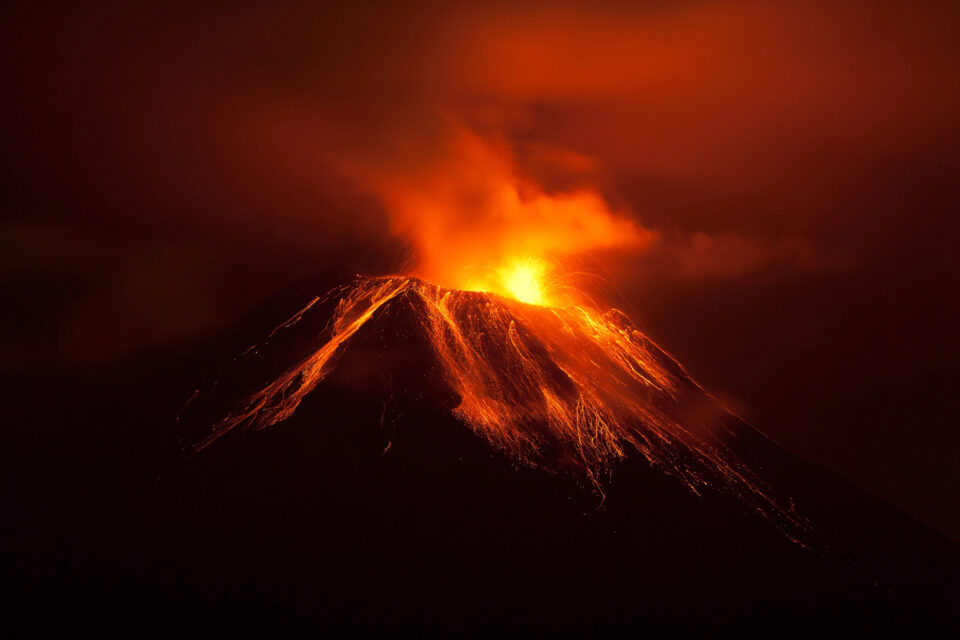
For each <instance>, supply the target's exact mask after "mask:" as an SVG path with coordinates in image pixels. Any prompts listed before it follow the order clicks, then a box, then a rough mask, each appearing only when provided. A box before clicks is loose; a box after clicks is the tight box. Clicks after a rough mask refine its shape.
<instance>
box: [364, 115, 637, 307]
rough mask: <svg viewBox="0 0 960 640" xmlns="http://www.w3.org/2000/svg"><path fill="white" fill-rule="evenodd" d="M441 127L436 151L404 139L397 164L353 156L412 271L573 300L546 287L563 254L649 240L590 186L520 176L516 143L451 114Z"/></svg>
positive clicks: (632, 246) (541, 299) (514, 293)
mask: <svg viewBox="0 0 960 640" xmlns="http://www.w3.org/2000/svg"><path fill="white" fill-rule="evenodd" d="M443 127H444V130H443V131H442V133H438V135H439V136H440V137H441V138H442V140H443V143H442V144H440V145H439V148H432V147H431V148H429V149H414V151H410V150H409V149H408V148H407V146H406V145H405V146H404V148H403V149H402V150H401V152H402V156H403V160H404V161H403V162H398V161H396V160H395V159H390V160H389V161H380V160H374V159H368V160H367V161H366V162H364V161H362V160H360V159H357V160H355V162H354V163H353V164H354V168H353V171H354V173H355V175H356V177H357V178H358V179H359V180H361V181H362V182H364V183H365V184H366V185H367V186H368V187H370V188H372V189H374V190H375V191H376V192H377V193H378V194H379V195H380V198H381V199H382V201H383V203H384V205H385V208H386V210H387V213H388V215H389V218H390V225H391V230H392V231H393V232H394V233H395V234H396V235H398V236H399V237H401V238H403V239H405V240H407V241H408V242H409V244H410V245H411V247H412V248H413V250H414V254H415V265H414V267H413V269H412V275H415V276H418V277H421V278H423V279H424V280H427V281H429V282H432V283H435V284H437V285H440V286H444V287H449V288H451V289H460V290H475V291H488V292H491V293H497V294H500V295H504V296H509V297H511V298H515V299H517V300H521V301H524V302H530V303H534V304H554V305H556V304H565V303H569V302H574V301H575V300H571V299H570V298H569V297H568V296H567V297H563V296H559V295H558V292H557V291H553V290H551V287H550V286H549V281H550V278H551V277H552V274H553V272H554V271H556V270H557V268H558V267H559V266H560V265H562V264H563V261H564V260H565V259H567V258H571V257H574V256H578V255H580V254H584V253H590V252H595V251H605V250H606V251H609V250H638V249H642V248H644V247H646V246H647V245H649V244H650V242H651V241H652V240H653V238H654V234H653V233H652V232H650V231H648V230H646V229H644V228H643V227H641V226H640V225H639V224H637V222H635V221H634V220H633V219H631V217H630V215H629V212H625V211H614V210H612V209H611V207H610V206H609V205H608V203H607V201H606V200H605V199H604V198H603V196H602V195H601V194H600V192H599V191H598V189H597V188H596V187H594V186H592V185H590V184H579V183H574V184H571V185H567V187H566V188H565V189H563V190H548V189H546V188H545V187H543V186H542V185H540V184H538V183H536V182H535V181H533V180H532V179H529V178H527V177H524V176H523V175H522V173H521V171H520V170H519V169H518V167H517V159H516V158H515V155H514V153H515V152H514V150H513V149H512V148H511V147H510V146H509V145H507V144H506V143H504V142H503V141H501V140H499V139H498V138H496V137H495V136H486V137H481V136H480V135H479V134H477V133H476V132H474V131H472V130H470V129H468V128H467V127H465V126H463V125H461V124H459V123H456V122H452V121H445V122H444V125H443ZM410 145H411V146H415V145H413V143H410ZM421 155H423V156H424V157H421ZM408 158H409V159H408ZM564 158H566V156H564Z"/></svg>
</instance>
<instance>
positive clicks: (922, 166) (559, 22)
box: [0, 0, 960, 540]
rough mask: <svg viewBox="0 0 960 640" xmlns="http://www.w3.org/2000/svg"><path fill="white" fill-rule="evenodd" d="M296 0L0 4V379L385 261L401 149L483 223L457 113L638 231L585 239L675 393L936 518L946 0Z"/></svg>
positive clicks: (942, 394) (950, 454) (402, 245)
mask: <svg viewBox="0 0 960 640" xmlns="http://www.w3.org/2000/svg"><path fill="white" fill-rule="evenodd" d="M98 4H99V3H98ZM313 4H320V3H304V4H303V5H296V4H283V5H277V6H274V7H272V8H270V9H269V10H267V9H264V8H257V7H252V6H247V5H243V4H231V5H226V4H224V5H222V6H210V7H205V8H202V9H201V8H197V7H196V6H183V7H178V6H176V5H174V4H170V3H163V4H159V5H157V6H156V7H154V8H144V6H143V5H139V4H138V5H137V7H136V8H130V7H127V6H125V5H124V4H123V3H118V4H117V6H115V7H109V6H107V5H105V4H99V6H98V7H96V8H83V7H80V6H77V5H74V6H71V7H65V8H58V9H53V8H43V9H38V8H33V7H30V6H29V5H24V6H23V7H20V8H18V7H15V6H8V7H7V8H6V9H4V10H3V13H2V14H0V15H2V18H0V29H2V33H0V42H2V44H0V50H2V54H3V60H4V63H3V74H2V76H0V78H2V81H3V84H4V86H5V87H6V88H7V91H5V92H4V93H5V94H6V98H5V99H4V104H3V107H2V110H3V114H2V116H3V117H2V120H0V127H2V128H3V130H2V132H0V133H2V137H3V140H4V154H3V162H4V165H3V168H2V169H3V180H2V182H0V185H2V189H3V191H2V193H3V200H2V206H3V210H4V211H3V213H4V215H3V221H2V223H0V231H2V232H0V264H2V271H0V292H2V293H3V295H4V297H5V299H7V300H8V301H9V302H12V303H8V304H6V305H4V310H3V313H2V315H0V323H2V324H0V331H2V335H3V338H2V340H3V347H2V350H0V373H2V375H3V378H4V379H6V380H10V379H16V380H29V379H33V378H36V379H40V378H48V377H50V376H59V377H61V378H62V379H66V380H69V379H71V377H73V378H96V377H97V376H109V375H115V374H116V372H118V371H128V370H134V369H136V368H137V367H144V366H149V363H150V362H153V361H154V360H155V359H156V358H157V357H159V356H158V354H162V353H166V352H171V351H184V350H189V349H191V348H194V347H196V346H197V345H200V344H203V343H204V342H205V341H207V340H209V339H210V338H211V336H214V335H216V334H217V333H218V332H220V331H222V330H223V329H224V328H225V327H227V326H229V325H230V324H231V323H233V322H235V321H237V320H238V319H239V318H240V317H242V316H243V315H244V314H245V313H246V312H247V311H248V310H249V309H251V308H252V307H253V306H255V305H256V304H258V303H259V302H261V301H263V300H265V299H266V298H268V297H269V296H270V295H271V294H272V293H274V292H275V291H276V290H278V289H281V288H283V287H285V286H287V285H288V284H289V283H290V282H292V281H293V280H295V279H297V278H299V277H302V276H306V275H309V274H311V273H313V272H316V271H319V270H321V269H323V268H325V267H328V266H331V265H342V266H346V267H348V268H352V269H356V270H360V271H363V272H370V273H377V272H386V271H392V270H395V269H398V268H401V266H403V265H406V264H408V263H409V262H410V260H411V256H416V255H417V251H418V250H420V249H422V247H418V246H417V241H416V238H415V237H412V236H411V235H410V234H408V233H404V232H403V228H402V227H399V226H398V223H397V220H398V214H397V211H396V208H397V204H396V202H395V201H394V199H391V195H393V194H394V193H395V191H396V187H397V185H398V184H400V185H402V186H403V187H404V188H406V189H408V190H409V189H411V188H415V189H419V188H421V185H422V184H423V183H422V182H419V180H421V178H422V176H430V177H431V180H434V179H441V180H447V179H448V177H450V176H455V178H453V177H451V178H449V180H452V181H453V182H454V183H455V184H454V186H453V187H452V189H453V191H452V193H453V194H454V197H453V198H452V200H453V201H454V203H462V206H453V205H452V204H451V199H450V198H447V199H445V200H444V201H443V203H442V205H443V207H442V209H441V213H440V214H439V215H441V216H448V217H453V218H456V217H457V216H462V217H464V218H465V219H469V220H471V221H472V222H471V224H474V225H476V226H477V228H482V227H483V226H484V225H485V224H486V222H485V220H486V219H485V218H483V217H479V218H478V217H477V216H482V211H483V210H484V209H483V208H482V207H479V208H477V209H476V210H474V209H471V207H472V206H474V205H475V203H476V201H477V199H478V198H479V199H481V200H483V199H484V198H485V197H486V196H485V194H484V193H483V191H484V189H487V188H488V186H489V185H488V183H487V182H483V181H480V182H479V183H471V184H470V187H469V189H466V188H461V186H460V184H459V183H457V182H456V181H457V180H460V179H461V178H462V175H463V173H464V171H463V166H464V163H465V162H466V161H469V160H470V159H471V158H473V157H474V156H472V155H471V154H470V153H468V152H467V151H465V150H464V144H463V139H464V138H463V133H464V132H469V135H470V136H471V138H470V139H471V140H477V141H479V144H480V145H482V147H483V149H485V150H489V151H490V154H492V156H491V157H495V158H498V159H499V160H498V161H501V160H502V164H503V166H508V167H509V172H508V174H509V175H506V176H502V177H500V176H499V174H498V178H497V179H501V178H502V179H503V180H505V181H507V182H510V183H511V184H521V183H522V184H524V185H528V186H529V185H536V188H537V189H539V190H540V191H542V192H544V193H547V194H552V193H565V192H568V191H570V190H571V189H577V188H584V187H585V186H588V187H589V188H591V189H594V190H596V191H597V192H598V193H600V194H602V196H603V198H604V200H605V202H606V203H607V205H608V207H609V209H610V210H611V211H614V212H616V213H617V215H619V216H622V217H626V218H628V219H631V220H632V221H633V222H634V223H635V225H636V226H637V227H638V228H642V229H644V230H645V231H649V232H650V233H651V234H653V235H654V236H655V237H656V238H657V240H656V241H655V242H653V243H652V244H650V245H649V246H646V247H645V248H644V249H642V250H635V251H618V252H609V251H607V252H597V253H596V254H591V255H590V256H589V257H588V259H585V262H586V263H591V264H595V265H596V266H597V268H598V269H600V270H601V271H602V272H603V273H604V274H605V277H606V278H607V282H608V284H607V285H606V286H605V287H603V289H604V291H603V293H604V294H605V295H606V297H608V298H610V302H611V303H613V304H617V305H620V306H624V307H625V308H627V309H628V310H629V311H630V313H631V315H633V316H634V317H635V318H636V319H637V320H638V321H639V323H640V324H641V326H642V327H643V328H644V329H646V330H647V331H648V333H649V334H650V335H651V337H653V338H654V339H655V340H657V341H658V342H660V343H661V344H662V345H663V346H664V347H665V348H666V349H667V350H668V351H670V352H671V353H673V354H674V355H675V356H676V357H677V358H678V359H679V360H680V361H681V362H683V363H684V364H685V365H686V366H687V368H688V369H689V370H690V372H691V373H692V374H693V375H694V377H696V378H698V379H699V380H700V381H701V382H703V383H704V385H705V386H706V387H707V388H708V389H710V390H712V391H714V392H715V393H716V394H717V395H719V396H720V397H721V398H723V399H724V400H725V401H726V402H727V403H728V404H729V405H731V406H732V407H733V408H735V409H736V410H737V411H739V412H741V413H742V414H743V415H744V416H745V417H747V418H749V419H751V420H752V421H753V422H754V423H756V424H757V425H758V426H759V427H760V428H761V429H763V430H764V431H765V432H766V433H768V434H769V435H771V436H772V437H773V438H775V439H776V440H778V441H779V442H781V443H782V444H784V445H785V446H787V447H788V448H790V449H792V450H793V451H795V452H796V453H798V454H800V455H801V456H803V457H805V458H807V459H809V460H813V461H816V462H820V463H822V464H824V465H825V466H827V467H829V468H831V469H833V470H835V471H837V472H839V473H840V474H842V475H844V476H845V477H847V478H849V479H851V480H853V481H855V482H856V483H858V484H860V485H861V486H863V487H865V488H867V489H869V490H870V491H872V492H874V493H875V494H877V495H879V496H881V497H883V498H884V499H886V500H888V501H890V502H892V503H893V504H895V505H897V506H899V507H900V508H902V509H904V510H906V511H908V512H909V513H912V514H914V515H915V516H917V517H919V518H920V519H922V520H923V521H925V522H927V523H929V524H931V525H933V526H934V527H937V528H938V529H940V530H941V531H943V532H945V533H947V534H948V535H950V536H952V537H953V538H954V539H958V540H960V504H958V500H957V498H956V496H957V493H958V489H960V464H958V462H960V434H958V429H957V418H958V415H960V411H958V409H957V406H956V400H955V398H956V393H955V391H954V390H955V388H956V385H957V383H958V382H960V380H958V378H960V376H958V366H957V362H958V359H960V340H958V338H957V337H956V333H955V326H956V324H957V322H956V321H957V317H958V313H957V312H958V303H957V299H958V297H957V285H958V275H960V265H958V261H957V259H956V257H955V255H956V251H955V245H956V242H957V233H956V232H957V229H958V225H957V223H956V222H955V221H954V216H955V213H956V211H957V204H958V202H960V198H958V197H957V193H956V190H957V189H956V176H957V175H958V169H960V157H958V151H957V149H958V142H960V124H958V121H957V114H958V113H960V111H958V108H960V83H958V82H957V78H956V69H957V68H958V63H960V43H958V40H957V38H956V33H958V27H960V24H958V23H960V18H958V11H957V10H955V9H953V8H952V7H951V4H952V3H947V2H944V3H933V2H902V3H899V2H878V3H869V5H868V3H863V2H823V3H819V2H812V1H805V2H795V3H794V2H780V3H767V2H747V1H742V0H740V1H733V2H722V3H706V2H649V3H645V4H644V3H640V4H638V3H591V5H590V8H589V9H588V8H586V7H585V6H584V5H580V4H564V3H558V4H555V5H552V6H551V7H550V8H549V9H546V8H544V7H543V6H541V5H542V4H543V3H523V2H509V3H502V4H497V3H482V4H478V5H477V6H474V7H459V8H451V7H450V6H449V3H442V4H436V5H431V4H429V3H418V4H415V5H413V6H412V7H407V6H405V7H404V8H403V9H398V8H392V9H387V8H384V7H382V6H379V5H377V4H373V3H349V8H326V9H318V8H316V7H312V6H311V5H313ZM404 4H406V3H404ZM865 5H868V6H865ZM484 153H486V151H485V152H484ZM466 166H470V165H469V163H468V162H467V164H466ZM498 166H500V165H499V164H498ZM468 173H469V171H468ZM430 184H434V182H431V183H430ZM478 185H479V186H478ZM424 189H425V190H426V187H424ZM426 191H428V190H426ZM468 191H469V192H468ZM437 206H438V207H439V206H440V205H439V204H438V205H437ZM474 211H479V212H481V213H474ZM464 212H467V213H464ZM414 259H415V258H414Z"/></svg>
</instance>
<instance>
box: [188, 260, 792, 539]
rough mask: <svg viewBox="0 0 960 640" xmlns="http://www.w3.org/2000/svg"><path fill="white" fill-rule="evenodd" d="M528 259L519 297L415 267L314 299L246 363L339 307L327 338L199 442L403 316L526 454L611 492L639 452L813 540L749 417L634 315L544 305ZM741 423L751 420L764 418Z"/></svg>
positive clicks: (462, 405) (517, 287)
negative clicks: (745, 439)
mask: <svg viewBox="0 0 960 640" xmlns="http://www.w3.org/2000/svg"><path fill="white" fill-rule="evenodd" d="M528 268H531V267H529V266H528V265H520V267H519V271H509V272H506V274H505V277H504V286H505V288H506V289H507V290H508V291H510V292H511V293H513V294H514V295H515V296H516V298H518V299H513V298H509V297H506V296H501V295H498V294H493V293H487V292H479V291H462V290H454V289H446V288H443V287H438V286H436V285H433V284H430V283H427V282H424V281H423V280H421V279H418V278H414V277H408V276H391V277H378V278H367V277H358V278H357V279H356V280H355V281H354V282H353V283H351V284H348V285H344V286H340V287H338V288H336V289H334V290H333V291H330V292H328V293H326V294H325V295H323V296H316V297H314V298H313V299H311V300H310V301H309V303H308V304H307V305H306V306H305V307H303V308H302V309H300V310H299V311H298V312H297V313H296V314H295V315H293V316H292V317H291V318H289V319H288V320H286V321H285V322H284V323H282V324H281V325H279V326H278V327H276V328H275V329H274V330H273V331H272V332H270V334H269V335H268V336H266V340H265V341H264V342H263V343H262V344H257V345H253V346H251V347H250V348H249V349H248V350H247V353H246V354H245V358H246V360H245V364H246V365H247V366H256V361H257V360H258V359H262V358H263V357H264V352H268V351H269V350H270V349H271V348H272V345H273V343H274V342H275V341H282V340H283V334H284V332H285V331H288V330H289V329H290V328H292V327H294V326H296V325H297V324H299V323H301V322H303V321H304V319H305V317H307V316H308V315H310V314H316V313H321V314H322V313H323V311H318V309H326V308H328V307H329V305H331V304H332V305H333V313H332V316H331V317H330V318H329V320H328V321H327V323H326V326H325V327H324V329H323V330H322V331H321V332H320V334H319V336H318V338H317V340H318V343H317V346H315V347H311V348H310V351H311V352H310V353H308V354H306V355H304V354H295V355H293V357H294V358H295V359H296V361H295V362H294V363H293V364H292V366H289V367H287V368H285V369H283V370H281V371H280V372H279V373H277V374H276V375H273V376H272V377H271V379H270V380H269V381H268V382H267V383H266V384H264V385H262V386H261V387H260V388H257V389H254V390H252V392H249V393H247V394H246V395H245V396H244V395H241V398H242V399H241V400H240V401H239V402H238V403H237V405H236V406H235V407H234V408H232V409H231V410H230V412H229V413H228V414H227V415H225V416H222V417H220V418H219V419H218V420H217V421H216V422H215V423H214V424H213V425H212V427H211V428H210V429H209V431H208V432H207V433H205V434H203V435H201V436H200V437H199V438H198V439H196V440H195V441H191V442H190V444H189V446H190V447H191V448H192V449H193V450H195V451H199V450H201V449H203V448H205V447H207V446H209V445H210V444H211V443H213V442H214V441H215V440H217V439H218V438H220V437H222V436H224V435H226V434H228V433H229V432H230V431H232V430H234V429H237V428H240V429H260V428H265V427H269V426H271V425H275V424H277V423H279V422H281V421H283V420H285V419H286V418H288V417H289V416H291V415H292V414H293V413H294V411H296V409H297V407H298V406H299V405H300V404H301V402H302V401H303V400H304V398H305V397H306V396H307V395H308V394H310V393H311V391H313V390H314V389H315V388H316V387H317V385H320V384H322V383H323V381H324V379H325V378H326V377H327V376H328V375H329V374H330V373H331V372H332V371H333V370H334V369H335V368H336V367H337V365H338V360H340V359H341V358H343V357H344V354H345V353H346V352H349V351H350V348H351V343H352V341H353V340H354V339H355V336H356V335H357V334H358V333H360V332H364V331H381V332H382V331H384V330H385V324H386V323H385V322H384V320H383V318H384V317H385V316H389V315H397V314H402V315H403V317H404V318H406V319H407V325H408V326H405V327H402V330H403V331H412V332H414V333H416V334H418V337H419V339H420V340H422V342H423V343H424V344H427V345H429V358H428V361H429V365H427V366H426V367H425V368H424V370H423V371H421V372H420V375H422V376H424V377H427V376H428V375H431V374H434V373H435V374H436V375H437V377H438V379H439V380H440V381H441V382H442V384H443V385H444V386H445V387H446V389H447V390H448V392H449V395H450V397H451V398H452V401H451V402H450V403H449V408H450V410H451V412H452V413H453V415H454V416H456V417H457V418H459V419H460V420H461V421H462V422H463V423H464V424H466V425H468V426H469V427H470V428H471V429H472V430H473V431H474V432H475V433H477V434H479V435H480V436H482V437H483V438H484V439H485V440H486V441H488V442H489V444H490V445H491V446H492V447H493V448H494V449H496V450H498V451H500V452H502V453H503V454H505V455H508V456H510V457H511V458H512V459H514V460H516V461H518V462H520V463H523V464H527V465H531V466H533V467H536V468H541V469H544V470H550V471H555V472H562V473H568V474H571V475H574V476H577V477H581V478H584V479H586V480H588V481H589V484H590V485H591V486H592V487H593V488H594V489H595V491H596V492H597V493H598V494H600V495H602V493H603V490H604V489H603V487H604V484H605V480H606V479H607V478H608V477H609V476H610V473H611V471H612V469H613V468H614V467H615V465H616V464H617V463H618V462H619V461H620V460H622V459H624V458H626V457H628V456H634V455H639V456H642V458H644V459H645V460H646V461H647V462H648V463H649V464H650V465H652V466H653V467H655V468H657V469H659V470H662V471H663V472H665V473H667V474H670V475H672V476H674V477H676V478H678V479H679V480H680V481H682V482H683V483H684V484H685V485H686V486H687V487H688V488H689V489H690V490H691V491H693V492H695V493H699V492H700V491H702V490H704V488H709V489H708V490H710V489H712V490H718V491H722V492H725V493H728V494H730V495H733V496H736V497H737V498H739V499H740V500H741V501H742V502H743V503H744V504H745V505H748V506H749V507H750V509H751V510H755V511H756V512H757V513H759V514H760V515H762V516H763V517H765V518H767V519H768V520H769V521H771V522H772V523H773V524H775V526H777V527H778V528H780V529H781V530H782V531H783V532H784V533H785V534H787V535H788V536H789V537H790V538H791V539H793V540H795V541H797V542H801V541H802V540H804V539H805V538H806V537H807V533H808V532H809V529H810V527H809V524H808V523H807V522H806V521H805V520H804V519H803V517H802V516H800V515H799V514H797V513H796V512H795V510H794V509H793V507H792V504H791V503H790V502H789V501H788V499H787V500H784V499H782V497H781V498H778V497H775V494H774V493H773V492H772V490H771V489H770V488H769V487H767V486H766V485H765V483H764V481H763V480H762V478H760V477H759V476H758V474H757V473H755V471H753V470H751V469H750V468H749V467H748V466H747V465H746V464H745V463H744V462H743V461H742V460H741V459H740V458H739V457H738V455H737V453H736V452H735V451H734V450H733V449H732V448H731V447H730V446H728V444H727V442H728V441H729V440H730V438H731V437H735V436H736V433H735V430H734V428H733V427H732V424H733V423H734V422H735V421H736V419H735V417H733V416H731V415H730V414H728V413H727V412H726V411H725V410H724V409H723V408H722V407H721V406H720V405H719V404H718V403H717V402H716V401H715V400H714V399H713V398H712V397H710V396H709V395H708V394H707V393H706V392H705V391H704V390H703V389H702V388H701V387H700V386H699V385H697V383H696V382H694V381H693V380H692V379H691V378H690V377H689V376H688V375H687V374H686V373H685V372H684V370H683V368H682V367H681V366H680V365H679V364H678V363H677V362H676V361H674V360H673V359H672V358H671V357H670V356H668V355H667V354H666V353H664V352H663V351H662V350H661V349H660V348H658V347H657V346H656V345H655V344H654V343H653V342H652V341H651V340H650V339H648V338H647V337H646V336H645V335H644V334H643V333H641V332H640V331H639V330H638V329H637V328H636V327H635V326H634V325H633V324H632V323H631V322H630V320H629V319H628V318H627V317H626V316H625V315H623V314H622V313H621V312H619V311H617V310H610V311H607V312H600V311H598V310H596V309H594V308H592V307H591V306H586V305H574V304H570V305H566V306H562V307H553V306H548V305H546V304H543V305H541V304H532V302H542V301H543V298H544V294H543V293H542V291H541V286H540V285H539V281H538V280H537V277H536V276H537V274H536V273H535V272H530V271H527V270H526V269H528ZM532 268H533V269H536V266H534V267H532ZM310 324H313V323H312V322H311V323H310ZM381 373H382V374H385V375H389V371H383V372H381ZM385 411H386V408H385ZM204 415H210V414H209V412H205V414H204ZM736 422H737V423H738V424H737V427H736V428H737V429H749V428H750V427H747V426H746V425H743V424H742V423H739V421H736ZM318 428H320V427H318ZM801 543H802V542H801Z"/></svg>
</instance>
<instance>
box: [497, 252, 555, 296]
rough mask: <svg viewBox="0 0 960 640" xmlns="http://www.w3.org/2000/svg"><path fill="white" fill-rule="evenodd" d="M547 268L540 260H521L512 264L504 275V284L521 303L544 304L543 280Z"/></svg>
mask: <svg viewBox="0 0 960 640" xmlns="http://www.w3.org/2000/svg"><path fill="white" fill-rule="evenodd" d="M545 270H546V266H545V265H544V264H543V263H542V262H540V261H538V260H521V261H517V262H515V263H514V264H512V265H511V266H510V267H508V268H507V270H506V272H505V273H504V274H503V284H504V286H505V287H506V288H507V291H509V292H510V294H511V295H512V296H513V297H514V298H516V299H517V300H519V301H520V302H527V303H529V304H543V303H544V298H543V286H542V285H541V280H542V279H543V275H544V271H545Z"/></svg>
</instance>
